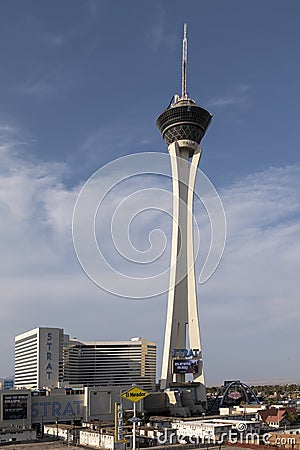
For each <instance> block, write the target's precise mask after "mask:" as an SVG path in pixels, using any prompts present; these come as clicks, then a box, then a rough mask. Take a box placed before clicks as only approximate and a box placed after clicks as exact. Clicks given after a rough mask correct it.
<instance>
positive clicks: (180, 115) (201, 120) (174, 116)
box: [156, 23, 212, 145]
mask: <svg viewBox="0 0 300 450" xmlns="http://www.w3.org/2000/svg"><path fill="white" fill-rule="evenodd" d="M186 74H187V24H186V23H185V24H184V32H183V41H182V80H181V81H182V92H181V97H179V95H178V94H176V95H174V97H173V98H172V100H171V102H170V104H169V106H168V107H167V109H166V110H165V111H164V112H163V113H162V114H160V116H159V117H158V119H157V121H156V124H157V127H158V129H159V131H160V133H161V135H162V137H163V139H164V140H165V142H166V143H167V145H170V144H172V143H173V142H175V141H192V142H193V143H196V144H200V141H201V139H202V138H203V136H204V134H205V132H206V130H207V128H208V126H209V124H210V121H211V119H212V115H211V114H210V113H209V112H208V111H206V109H204V108H201V107H200V106H197V105H196V102H195V101H194V100H193V99H191V98H190V97H189V96H188V94H187V87H186V86H187V76H186Z"/></svg>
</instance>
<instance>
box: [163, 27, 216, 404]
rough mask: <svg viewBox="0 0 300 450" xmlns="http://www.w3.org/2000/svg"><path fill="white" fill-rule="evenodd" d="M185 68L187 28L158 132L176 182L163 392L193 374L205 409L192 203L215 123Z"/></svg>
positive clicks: (174, 184) (199, 397)
mask: <svg viewBox="0 0 300 450" xmlns="http://www.w3.org/2000/svg"><path fill="white" fill-rule="evenodd" d="M186 65H187V34H186V24H185V26H184V38H183V58H182V96H181V97H180V98H179V96H178V95H175V96H174V101H173V103H172V104H170V105H169V107H168V108H167V109H166V110H165V111H164V112H163V113H162V114H161V115H160V116H159V117H158V119H157V126H158V128H159V130H160V132H161V134H162V136H163V138H164V140H165V142H166V143H167V145H168V150H169V154H170V158H171V167H172V181H173V228H172V251H171V269H170V286H169V296H168V309H167V321H166V330H165V342H164V352H163V362H162V375H161V388H162V389H166V388H176V387H180V386H182V387H183V386H184V385H185V383H186V381H187V380H186V377H187V373H189V374H191V375H192V379H193V383H192V386H193V387H194V389H195V391H196V393H197V400H198V401H199V402H201V403H204V404H205V403H206V391H205V382H204V372H203V361H202V352H201V343H200V330H199V322H198V308H197V297H196V282H195V270H194V239H193V203H194V187H195V181H196V175H197V168H198V165H199V161H200V157H201V152H202V150H201V147H200V141H201V139H202V137H203V136H204V134H205V132H206V130H207V127H208V125H209V123H210V121H211V115H210V113H209V112H208V111H206V110H205V109H203V108H201V107H200V106H197V105H196V104H195V102H194V100H192V99H191V98H189V97H188V95H187V92H186ZM186 386H187V385H186ZM190 386H191V384H190Z"/></svg>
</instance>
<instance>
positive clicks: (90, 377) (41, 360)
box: [15, 327, 156, 391]
mask: <svg viewBox="0 0 300 450" xmlns="http://www.w3.org/2000/svg"><path fill="white" fill-rule="evenodd" d="M155 382H156V344H155V343H154V342H148V341H147V340H146V339H143V338H140V337H138V338H132V339H131V340H129V341H93V342H86V341H79V340H77V339H72V338H70V337H69V335H67V334H65V333H64V330H63V329H60V328H43V327H40V328H36V329H34V330H31V331H28V332H27V333H23V334H21V335H19V336H17V337H16V338H15V386H16V387H30V388H39V389H40V388H43V387H46V386H47V387H58V386H60V385H62V383H63V384H65V385H70V386H72V385H83V386H109V385H120V386H122V385H127V386H128V384H132V383H135V384H138V385H141V386H143V387H144V388H145V389H147V390H150V391H153V390H155Z"/></svg>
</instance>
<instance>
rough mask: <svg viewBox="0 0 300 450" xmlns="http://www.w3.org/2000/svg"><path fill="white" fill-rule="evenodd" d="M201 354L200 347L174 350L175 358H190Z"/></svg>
mask: <svg viewBox="0 0 300 450" xmlns="http://www.w3.org/2000/svg"><path fill="white" fill-rule="evenodd" d="M198 355H199V349H198V348H190V349H187V348H174V349H173V350H172V356H173V358H176V357H179V358H190V357H195V356H198Z"/></svg>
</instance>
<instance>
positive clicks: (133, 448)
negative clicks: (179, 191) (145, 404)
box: [132, 402, 136, 450]
mask: <svg viewBox="0 0 300 450" xmlns="http://www.w3.org/2000/svg"><path fill="white" fill-rule="evenodd" d="M135 437H136V403H135V402H134V403H133V427H132V450H135V447H136V446H135Z"/></svg>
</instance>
